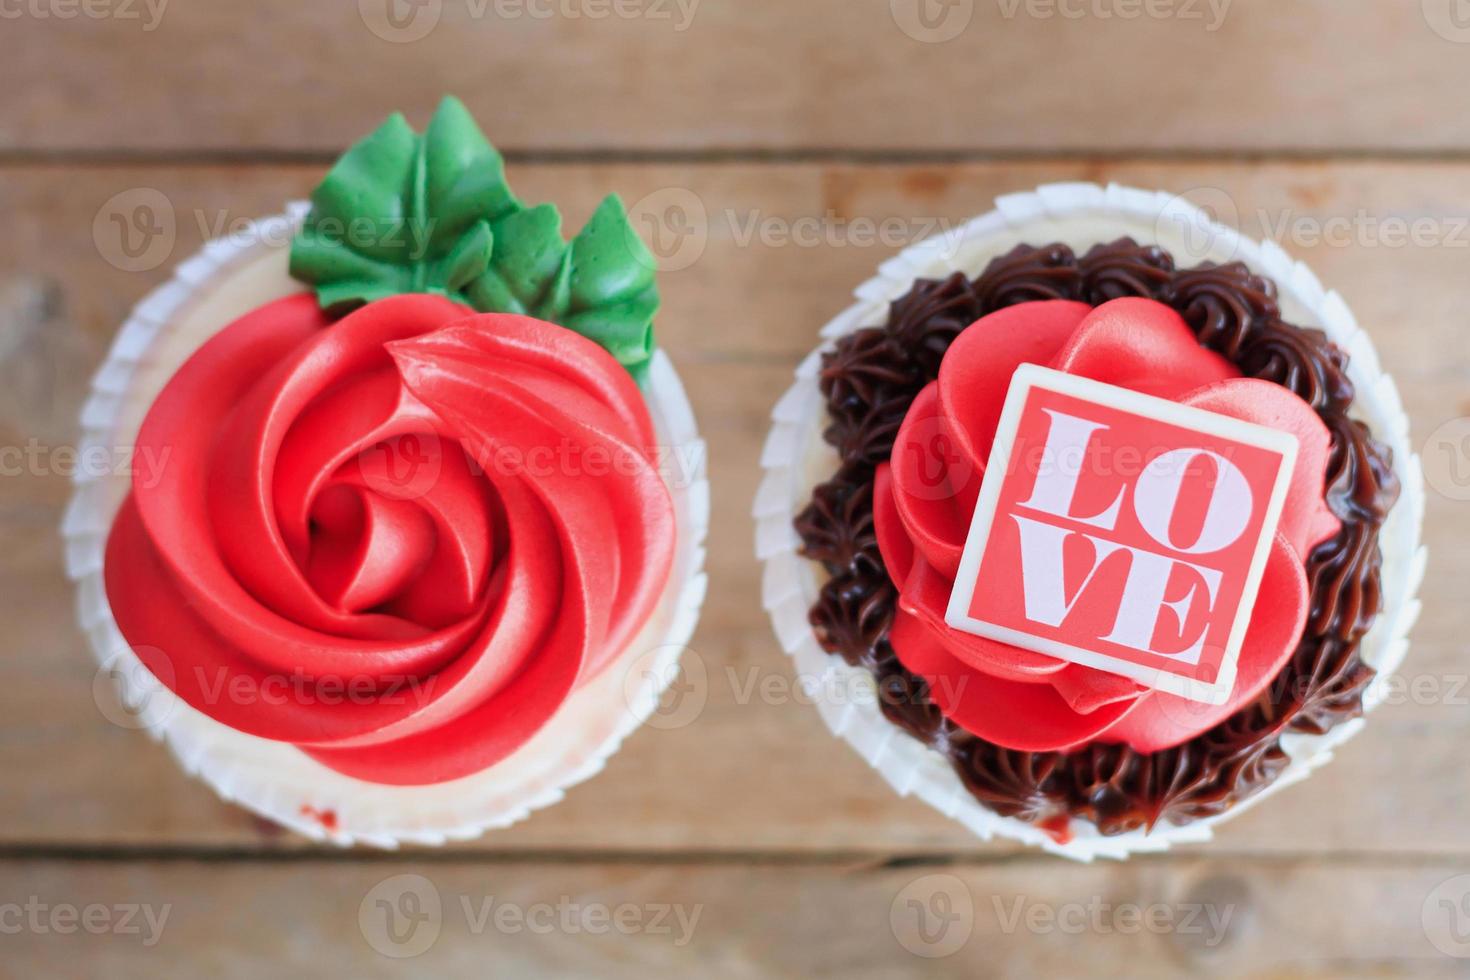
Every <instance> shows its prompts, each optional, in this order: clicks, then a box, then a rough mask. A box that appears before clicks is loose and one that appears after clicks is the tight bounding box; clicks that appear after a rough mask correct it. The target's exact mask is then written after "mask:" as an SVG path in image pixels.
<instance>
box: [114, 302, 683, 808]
mask: <svg viewBox="0 0 1470 980" xmlns="http://www.w3.org/2000/svg"><path fill="white" fill-rule="evenodd" d="M653 444H654V438H653V428H652V423H651V421H650V419H649V416H648V412H647V409H646V407H645V405H644V402H643V399H642V396H641V395H640V393H639V390H638V388H637V386H636V385H635V383H634V382H633V380H632V378H631V377H630V376H629V374H628V373H627V371H625V370H624V369H623V368H622V367H620V366H619V365H618V364H617V362H616V361H614V360H613V358H612V357H611V356H610V355H609V354H608V353H607V352H606V351H604V350H603V349H602V348H600V347H598V346H597V345H596V344H594V343H592V342H591V341H589V340H586V339H584V338H582V337H580V336H578V335H577V334H575V333H573V332H571V331H570V330H566V329H564V328H562V327H558V326H555V325H552V324H549V323H543V322H540V321H537V320H533V319H530V318H527V317H520V316H509V315H499V314H483V315H467V312H466V311H465V310H464V309H463V308H462V307H460V306H458V305H457V304H455V303H452V302H450V301H448V300H445V299H442V298H439V297H433V296H425V295H416V296H399V297H394V298H391V299H384V300H381V301H378V302H376V303H372V304H370V305H368V306H366V307H363V308H362V309H361V310H359V311H357V312H355V313H353V314H352V315H350V316H348V317H346V318H344V319H342V320H341V321H339V322H336V323H334V324H333V323H329V321H328V320H326V319H325V318H324V317H323V315H322V314H321V312H320V311H319V309H318V307H317V304H316V302H315V301H314V299H313V298H312V297H311V296H309V295H304V294H303V295H299V296H293V297H290V298H287V299H284V300H280V301H278V302H275V303H272V304H269V305H267V306H264V307H261V308H260V309H258V310H256V311H255V312H253V313H250V314H249V315H247V316H245V317H243V318H241V319H240V320H238V321H236V322H235V323H233V324H231V325H230V326H229V327H227V328H225V329H224V330H223V331H221V332H220V333H219V334H218V335H217V336H215V337H214V338H212V339H211V340H210V341H209V342H208V343H207V344H205V345H204V346H203V347H202V348H200V350H199V351H198V352H197V353H195V354H194V355H193V357H191V358H190V359H189V361H188V362H187V363H186V364H185V365H184V366H183V367H182V368H181V369H180V370H179V371H178V373H177V374H176V375H175V376H174V377H173V378H172V379H171V380H170V382H169V383H168V385H167V387H165V389H164V391H163V393H162V394H161V395H160V396H159V397H158V400H157V401H156V402H155V403H154V405H153V407H152V408H151V409H150V411H149V414H148V417H147V419H146V420H145V422H144V424H143V427H142V430H141V432H140V433H139V437H138V446H137V451H138V452H140V453H151V454H152V458H155V459H161V460H166V463H165V465H164V466H163V474H162V478H161V479H160V480H158V481H157V482H156V483H152V482H150V483H144V482H143V481H142V480H139V481H135V486H134V488H133V493H132V495H131V496H130V497H129V498H128V499H127V501H126V502H125V503H124V505H123V507H122V509H121V511H120V512H119V514H118V517H117V520H116V522H115V524H114V526H113V529H112V533H111V536H110V538H109V541H108V547H107V555H106V567H105V579H106V585H107V593H108V598H109V600H110V601H111V604H112V608H113V613H114V615H115V617H116V620H117V623H118V626H119V627H120V628H121V630H122V633H123V635H124V636H125V637H126V638H127V640H128V641H129V643H130V644H131V645H132V646H133V647H134V648H135V650H137V652H138V653H139V656H140V657H141V658H142V659H143V661H144V663H145V664H146V665H147V666H148V667H149V669H150V670H152V671H153V673H154V674H155V675H156V676H158V677H159V679H160V680H161V681H163V682H164V683H165V684H167V685H169V686H170V687H171V688H172V689H173V690H174V691H175V692H176V693H177V694H178V695H179V696H180V697H181V698H182V699H183V700H184V701H185V702H187V703H188V704H190V705H193V706H194V707H195V708H197V709H199V710H200V711H202V712H204V713H205V714H207V715H209V716H210V717H212V718H214V719H216V720H217V721H220V722H222V723H224V724H226V725H229V726H231V727H232V728H235V729H238V730H240V731H242V732H247V733H249V734H253V735H258V736H260V737H263V738H267V739H272V740H276V741H284V742H290V743H293V744H295V745H297V746H299V747H300V748H302V749H303V750H304V751H305V752H307V753H308V754H309V755H311V756H312V757H314V758H315V759H317V760H318V761H320V762H322V763H323V764H325V765H327V766H329V767H330V768H332V769H335V770H337V771H339V772H342V773H345V774H347V775H350V776H354V777H357V778H360V779H364V780H368V781H371V782H377V783H387V784H404V785H409V784H428V783H436V782H443V781H446V780H451V779H455V778H458V777H461V776H465V775H469V774H471V773H474V772H478V771H480V770H482V769H484V768H486V767H487V766H490V765H492V764H494V763H495V762H497V761H499V760H500V759H503V758H504V757H505V756H507V755H508V754H510V753H511V752H512V751H514V750H515V749H516V748H517V747H519V746H520V745H522V744H524V743H525V742H526V741H527V740H528V739H529V738H531V736H532V735H534V734H535V733H536V732H537V731H538V730H539V729H541V728H542V726H543V725H545V723H546V722H547V721H548V720H549V719H550V718H551V716H552V714H553V713H554V712H555V711H556V709H557V708H558V707H559V706H560V705H561V704H562V702H563V701H564V700H565V699H566V697H567V696H568V695H569V694H570V693H571V692H572V691H574V690H575V689H576V688H577V687H578V686H580V685H581V684H583V683H585V682H586V681H587V680H589V679H590V678H592V677H594V676H596V675H597V674H598V673H599V672H600V671H601V670H603V669H604V668H606V667H607V666H608V665H609V663H611V662H612V661H613V660H614V659H615V658H616V657H617V655H618V654H619V653H621V652H622V651H623V650H624V649H625V648H626V647H627V645H628V644H629V642H630V641H631V640H632V639H633V637H634V636H635V635H636V633H637V632H638V630H639V629H640V628H641V627H642V626H643V624H644V623H645V622H646V621H647V619H648V618H649V616H650V615H651V613H652V611H653V609H654V607H655V605H656V603H657V601H658V598H659V595H660V594H661V592H662V591H663V588H664V585H665V583H666V581H667V579H668V575H669V569H670V565H671V562H672V552H673V547H672V544H673V539H674V534H675V531H674V516H673V507H672V503H671V501H670V498H669V494H668V491H667V489H666V488H665V486H664V484H663V482H662V480H661V479H660V477H659V474H658V472H657V470H656V469H655V466H654V464H653V459H652V447H653Z"/></svg>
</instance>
